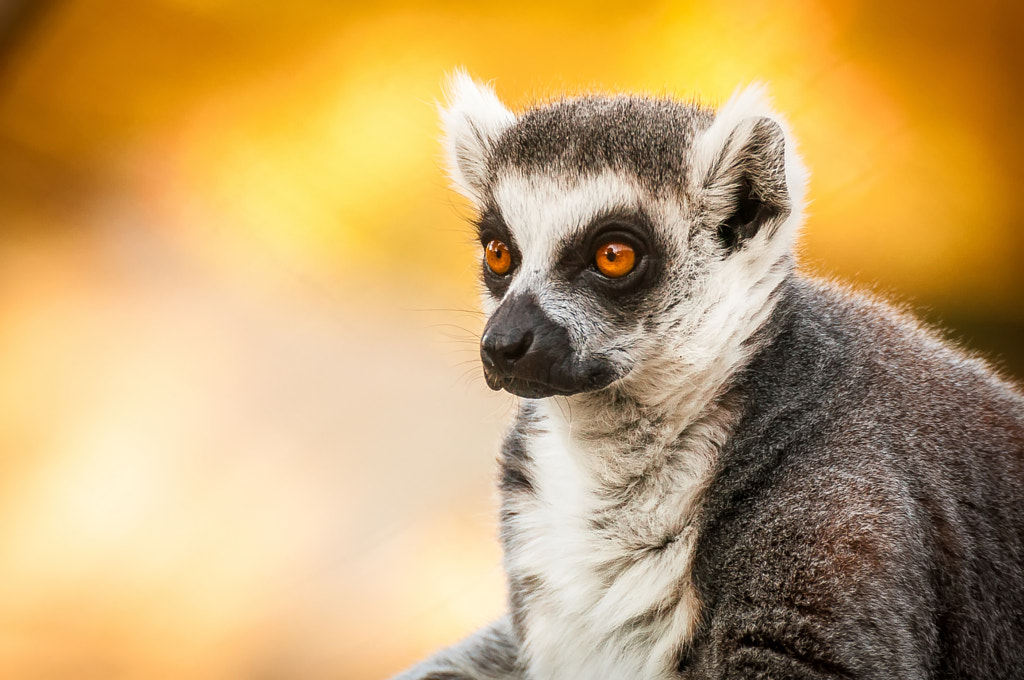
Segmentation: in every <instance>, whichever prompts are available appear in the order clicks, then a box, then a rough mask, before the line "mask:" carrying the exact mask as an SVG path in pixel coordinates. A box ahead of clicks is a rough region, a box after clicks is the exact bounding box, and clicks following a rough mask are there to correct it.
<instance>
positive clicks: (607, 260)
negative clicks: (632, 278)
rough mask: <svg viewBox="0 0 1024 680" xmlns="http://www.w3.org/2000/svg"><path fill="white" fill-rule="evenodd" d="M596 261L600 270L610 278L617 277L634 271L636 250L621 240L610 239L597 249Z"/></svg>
mask: <svg viewBox="0 0 1024 680" xmlns="http://www.w3.org/2000/svg"><path fill="white" fill-rule="evenodd" d="M594 261H595V263H596V264H597V270H598V271H599V272H601V273H602V274H604V275H605V276H607V277H608V278H610V279H617V278H620V277H623V276H625V275H626V274H628V273H630V272H631V271H633V267H634V266H636V251H635V250H633V247H632V246H629V245H626V244H625V243H622V242H621V241H609V242H608V243H605V244H604V245H602V246H601V247H600V248H598V249H597V255H596V256H595V257H594Z"/></svg>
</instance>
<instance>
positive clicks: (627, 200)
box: [443, 75, 802, 398]
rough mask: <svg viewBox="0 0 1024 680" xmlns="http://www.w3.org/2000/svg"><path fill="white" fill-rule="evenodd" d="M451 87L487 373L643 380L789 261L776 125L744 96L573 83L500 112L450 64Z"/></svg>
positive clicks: (499, 377)
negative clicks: (590, 90) (563, 93)
mask: <svg viewBox="0 0 1024 680" xmlns="http://www.w3.org/2000/svg"><path fill="white" fill-rule="evenodd" d="M452 89H453V92H452V100H453V101H452V104H451V106H450V108H448V109H447V110H446V111H444V112H443V117H444V119H445V124H446V128H447V133H448V138H447V145H448V151H449V155H450V160H451V171H452V177H453V180H454V182H455V185H456V187H457V188H458V189H459V190H460V191H462V193H463V194H465V195H466V196H467V197H469V198H470V199H471V200H472V201H473V202H474V204H475V207H476V208H477V210H478V218H477V220H476V226H477V231H478V236H479V242H480V252H481V276H482V281H483V284H484V288H485V292H484V306H485V309H486V311H487V312H488V314H489V315H490V317H489V320H488V322H487V325H486V327H485V330H484V333H483V336H482V338H481V344H480V350H481V359H482V362H483V366H484V374H485V377H486V380H487V384H488V385H489V386H490V387H491V388H493V389H496V390H497V389H505V390H508V391H509V392H511V393H513V394H516V395H519V396H522V397H530V398H539V397H549V396H552V395H573V394H578V393H581V392H594V391H598V390H603V389H620V388H621V389H628V388H631V387H632V388H634V389H636V388H641V389H642V387H643V385H644V384H646V383H649V382H655V381H649V380H647V378H648V377H651V376H652V374H653V373H656V372H657V371H658V370H659V369H660V367H661V366H663V365H669V364H671V365H673V366H678V365H679V363H680V359H682V360H683V362H686V361H692V362H694V363H700V362H702V361H705V360H707V358H708V357H711V356H715V353H714V352H713V351H712V350H714V349H717V348H709V347H706V345H707V344H708V342H714V340H713V339H710V338H709V337H706V336H708V331H709V330H711V331H713V333H712V335H714V334H715V333H719V334H720V333H722V332H725V333H731V332H732V331H733V330H736V329H735V328H734V327H735V326H736V324H737V323H740V322H744V321H749V320H750V319H748V318H746V317H749V316H750V314H747V313H745V311H744V310H745V308H746V306H749V305H747V303H746V302H744V301H742V300H741V301H739V304H738V306H737V305H736V304H733V303H730V304H731V307H730V312H729V314H728V315H727V317H733V318H723V316H722V314H723V312H722V307H723V302H724V299H725V298H726V297H729V296H733V297H735V296H736V295H740V296H742V295H744V294H745V292H744V291H745V290H746V289H747V288H750V287H751V286H755V285H756V284H757V282H758V281H760V280H762V279H764V277H765V276H766V275H767V274H768V273H770V272H771V271H774V270H775V269H777V268H778V265H779V263H780V262H788V258H787V256H788V253H789V242H790V239H789V238H788V235H787V236H786V237H780V236H779V232H782V231H789V232H792V229H788V230H785V229H781V228H780V227H783V226H785V225H786V224H787V223H790V222H793V223H795V220H793V219H790V218H791V217H792V214H793V213H794V210H793V206H794V204H793V200H792V194H793V191H792V190H791V189H790V188H789V185H792V183H793V180H794V177H789V178H787V169H788V164H787V158H786V146H787V145H786V144H785V136H784V134H785V133H784V128H783V127H781V126H780V124H779V123H778V122H776V121H775V120H773V119H771V118H769V117H766V116H764V115H761V114H760V113H758V112H757V111H756V110H755V111H753V112H751V111H743V112H742V113H741V115H739V116H731V117H729V118H728V119H726V120H724V121H723V113H724V112H725V109H723V112H720V113H719V115H718V116H717V117H716V115H715V113H714V112H713V111H712V110H710V109H706V108H703V107H699V106H694V105H688V104H683V103H679V102H675V101H671V100H659V99H643V98H637V97H588V98H582V99H574V100H564V101H560V102H556V103H554V104H551V105H547V106H543V107H539V108H535V109H532V110H529V111H527V112H525V113H523V114H521V115H520V116H515V115H513V114H512V113H511V112H509V111H508V110H507V109H505V107H504V106H502V104H501V103H500V102H499V101H498V100H497V98H496V97H495V96H494V93H493V92H492V91H490V90H489V89H488V88H486V87H483V86H479V85H477V84H476V83H474V82H473V81H472V80H470V79H469V78H468V77H466V76H464V75H456V76H455V78H453V81H452ZM747 99H751V100H756V97H751V96H748V97H747ZM740 103H741V104H745V105H746V108H747V109H751V108H755V107H752V106H751V102H743V101H741V102H740ZM755 103H759V100H756V101H755ZM787 179H788V181H787ZM801 188H802V180H801ZM755 297H756V296H755ZM734 302H735V301H734ZM747 330H749V329H747ZM719 354H720V352H719ZM662 382H663V381H662Z"/></svg>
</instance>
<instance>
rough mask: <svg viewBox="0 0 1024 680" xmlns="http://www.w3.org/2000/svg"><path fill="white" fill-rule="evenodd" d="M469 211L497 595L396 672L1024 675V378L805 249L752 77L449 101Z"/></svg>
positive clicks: (790, 168) (476, 675)
mask: <svg viewBox="0 0 1024 680" xmlns="http://www.w3.org/2000/svg"><path fill="white" fill-rule="evenodd" d="M442 118H443V123H444V127H445V131H446V149H447V154H448V158H449V161H450V173H451V177H452V180H453V182H454V185H455V187H456V188H457V189H458V190H459V191H460V192H461V193H462V194H463V195H465V196H466V197H468V198H469V200H470V201H472V203H473V204H474V206H475V208H476V210H477V214H478V217H477V220H476V226H477V230H478V234H479V241H480V245H481V249H482V251H483V255H482V264H481V276H482V280H483V284H484V289H485V290H484V307H485V311H486V312H487V314H488V317H489V319H488V322H487V325H486V328H485V330H484V333H483V336H482V338H481V359H482V362H483V367H484V374H485V377H486V380H487V383H488V385H490V386H491V387H492V388H493V389H504V390H507V391H509V392H511V393H512V394H515V395H518V396H519V397H520V398H521V399H520V400H519V407H518V415H517V416H516V418H515V421H514V424H513V425H512V428H511V430H510V432H509V434H508V436H507V438H506V440H505V444H504V447H503V451H502V457H501V475H500V486H501V494H502V505H501V538H502V543H503V548H504V555H505V558H504V563H505V569H506V572H507V576H508V586H509V612H508V615H507V616H506V617H504V618H502V619H500V620H499V621H497V622H495V623H494V624H492V625H491V626H489V627H487V628H485V629H483V630H481V631H478V632H477V633H475V634H474V635H472V636H470V637H468V638H467V639H465V640H464V641H462V642H461V643H458V644H456V645H454V646H453V647H451V648H449V649H447V650H444V651H442V652H440V653H438V654H437V655H435V656H434V657H432V658H431V659H428V660H427V661H425V662H423V663H421V664H420V665H418V666H416V667H415V668H413V669H411V670H409V671H407V672H406V673H405V674H403V675H401V676H400V678H401V680H426V679H431V680H442V679H443V680H455V679H478V680H499V679H506V678H516V679H522V680H602V679H606V680H640V679H645V680H646V679H650V680H654V679H669V678H693V679H698V678H700V679H711V678H716V679H717V678H779V679H781V678H838V677H842V678H886V679H894V678H1022V677H1024V398H1022V396H1021V394H1020V393H1019V392H1018V391H1017V390H1016V389H1015V388H1014V387H1013V386H1011V385H1010V384H1008V383H1007V382H1004V381H1003V380H1001V379H1000V378H999V377H997V376H996V375H995V374H994V373H993V372H992V371H991V370H990V369H989V368H988V367H987V366H986V365H985V364H984V363H983V362H982V361H980V360H978V359H975V358H972V357H969V356H967V355H965V354H964V353H962V352H961V351H959V350H957V349H954V348H951V347H950V346H948V345H947V344H945V343H944V342H943V341H942V340H940V339H939V338H938V337H937V336H936V335H935V334H933V333H932V332H931V331H929V330H926V329H924V328H923V327H922V326H920V325H919V324H918V323H917V322H916V321H914V320H913V319H912V318H910V317H908V316H906V315H904V314H903V313H901V312H899V311H896V310H894V309H893V308H892V307H890V306H888V305H886V304H885V303H883V302H879V301H876V300H874V299H871V298H869V297H865V296H862V295H859V294H857V293H853V292H851V291H849V290H846V289H843V288H841V287H839V286H837V285H834V284H831V283H827V282H823V281H819V280H815V279H812V278H809V277H806V276H804V275H802V274H800V273H798V272H797V271H796V270H795V268H794V257H793V244H794V239H795V234H796V232H797V229H798V227H799V226H800V223H801V220H802V211H803V200H804V199H803V197H804V184H805V171H804V168H803V166H802V164H801V161H800V159H799V157H798V156H797V153H796V150H795V146H794V142H793V140H792V137H791V135H790V133H789V131H788V128H787V126H786V124H785V122H784V121H783V120H782V119H781V118H780V117H779V116H778V115H777V114H776V113H774V112H773V111H772V110H771V108H770V107H769V105H768V104H767V103H766V101H765V97H764V96H763V94H762V92H761V91H760V90H759V89H758V88H750V89H747V90H744V91H741V92H739V93H738V94H736V95H734V96H733V98H732V99H730V100H729V101H728V102H727V103H726V104H725V105H724V106H722V107H721V108H720V109H718V110H717V111H715V110H712V109H710V108H705V107H704V106H701V105H698V104H691V103H683V102H680V101H676V100H673V99H668V98H647V97H641V96H601V95H594V96H583V97H578V98H572V99H564V100H558V101H553V102H550V103H546V104H542V105H539V106H537V107H535V108H531V109H529V110H526V111H524V112H521V113H518V114H515V113H512V112H511V111H509V110H508V109H507V108H506V107H505V106H504V105H503V104H502V103H501V102H500V101H499V100H498V98H497V97H496V96H495V94H494V92H493V91H492V90H491V89H490V88H488V87H486V86H483V85H480V84H477V83H475V82H474V81H473V80H471V79H470V78H469V77H468V76H466V75H465V74H461V73H459V74H456V75H455V76H453V78H452V80H451V83H450V100H449V104H448V106H447V107H446V108H445V109H444V110H443V111H442Z"/></svg>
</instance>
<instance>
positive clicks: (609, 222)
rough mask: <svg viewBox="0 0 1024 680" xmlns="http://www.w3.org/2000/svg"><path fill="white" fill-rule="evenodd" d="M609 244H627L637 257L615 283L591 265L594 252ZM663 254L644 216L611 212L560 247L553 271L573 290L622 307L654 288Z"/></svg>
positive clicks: (645, 215) (569, 238)
mask: <svg viewBox="0 0 1024 680" xmlns="http://www.w3.org/2000/svg"><path fill="white" fill-rule="evenodd" d="M611 241H616V242H621V243H626V244H628V245H629V246H630V247H632V248H633V249H634V251H635V252H636V256H637V261H636V265H635V266H634V268H633V271H631V272H630V273H629V274H627V275H625V276H623V277H621V278H618V279H611V278H608V277H606V276H604V275H603V274H601V273H600V272H599V271H598V269H597V267H596V265H595V254H596V252H597V249H598V248H600V247H601V246H602V245H604V244H606V243H608V242H611ZM664 252H665V248H664V246H663V245H662V244H661V243H660V242H659V241H658V239H657V238H656V235H655V231H654V228H653V225H652V223H651V220H650V218H649V217H648V216H647V214H646V213H644V212H643V211H640V210H626V209H620V210H613V211H609V212H606V213H604V214H602V215H599V216H598V217H596V218H595V219H593V220H591V221H590V223H589V224H587V226H586V227H585V228H584V229H582V230H580V231H579V232H577V233H575V234H573V235H571V236H569V237H568V238H566V239H565V240H564V241H563V242H562V243H561V245H560V248H559V258H558V264H557V266H556V271H557V273H558V274H559V275H560V277H562V278H563V279H565V280H566V281H568V282H570V283H571V284H573V285H574V286H585V287H587V288H588V289H591V290H592V291H593V292H594V293H595V294H596V295H597V296H599V297H601V298H605V299H607V300H609V301H612V300H614V301H616V302H617V303H622V302H625V301H626V299H627V298H629V297H630V296H634V295H636V294H638V293H640V292H642V291H644V290H647V289H648V288H650V287H651V286H652V285H654V283H655V282H656V281H657V279H658V278H659V277H660V272H661V262H662V261H663V259H664V258H663V254H664Z"/></svg>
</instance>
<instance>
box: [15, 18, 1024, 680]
mask: <svg viewBox="0 0 1024 680" xmlns="http://www.w3.org/2000/svg"><path fill="white" fill-rule="evenodd" d="M1022 8H1024V6H1022V5H1021V4H1020V3H1019V2H1011V1H1006V2H985V1H984V0H982V1H980V2H976V3H972V4H971V5H970V7H969V8H968V7H967V6H965V5H963V4H962V3H955V2H950V1H942V2H930V3H915V4H905V3H899V2H892V1H891V0H886V1H883V0H865V1H857V0H846V1H840V2H824V1H819V0H789V1H785V2H773V3H765V2H753V1H750V0H748V1H742V0H717V1H715V2H710V1H708V2H677V3H671V2H642V1H640V2H630V3H621V2H614V3H613V2H606V1H603V0H601V1H598V2H593V1H591V2H586V3H584V2H575V3H568V4H565V3H563V4H560V5H558V6H557V7H553V6H550V5H549V3H541V2H526V3H520V4H517V5H514V6H513V5H511V4H508V3H503V4H493V5H491V4H481V3H469V2H456V1H452V2H432V3H407V2H383V3H376V4H374V5H373V6H370V5H365V6H362V5H349V4H345V3H338V2H331V1H328V0H324V1H322V2H314V1H312V0H309V1H293V2H289V3H272V2H260V1H254V0H246V1H242V0H133V1H131V2H127V1H124V2H117V1H115V0H69V1H65V2H54V1H49V2H44V1H43V0H36V1H32V0H29V1H28V2H24V1H13V0H7V2H2V3H0V375H3V376H4V379H3V381H2V382H0V465H2V470H3V472H2V475H0V676H2V677H5V678H163V677H167V678H171V677H173V678H260V679H269V678H344V679H346V680H363V679H370V678H382V677H386V676H388V675H389V674H391V673H393V672H395V671H397V670H399V669H400V668H403V667H404V666H406V665H408V664H409V663H411V662H412V661H413V660H415V659H416V658H417V657H420V656H422V655H425V654H427V653H428V652H429V651H430V650H431V649H433V648H435V647H438V646H441V645H443V644H446V643H449V642H452V641H453V640H455V639H456V638H458V637H459V636H461V635H463V634H465V633H467V632H469V631H470V630H471V629H473V628H475V627H477V626H479V625H481V624H482V623H484V622H485V621H487V620H488V619H490V618H492V617H494V616H497V615H498V614H499V613H500V611H501V610H502V607H503V604H502V601H503V597H504V590H503V588H504V586H503V581H502V576H501V571H500V554H499V550H498V547H497V543H496V539H495V532H496V528H495V525H496V521H495V517H494V509H495V501H494V498H493V491H492V480H491V478H492V474H493V472H492V467H493V460H494V457H495V455H496V450H497V444H498V441H499V437H500V434H501V431H502V428H503V423H504V422H505V421H506V419H507V417H508V414H509V409H510V401H509V400H508V399H507V398H505V397H503V396H502V395H496V394H493V393H491V392H489V391H488V390H487V389H486V387H485V386H484V385H483V381H482V380H481V378H480V375H479V370H478V368H477V360H476V357H477V350H476V340H475V337H474V334H475V333H476V332H478V330H479V327H480V324H481V320H480V318H479V316H478V315H477V314H475V313H473V312H472V311H471V310H473V309H474V308H475V295H476V292H475V287H474V275H475V271H476V268H477V267H476V258H477V257H478V254H477V253H476V252H475V247H474V246H473V244H472V242H471V241H472V240H471V238H470V236H469V232H468V229H467V227H466V225H465V222H464V219H465V217H466V216H467V215H468V209H467V206H466V205H465V203H464V202H462V201H461V200H459V199H458V198H456V197H455V196H454V195H453V194H452V193H451V192H450V191H449V190H448V189H447V181H446V179H445V177H444V175H443V173H442V171H441V169H440V168H439V149H438V144H437V137H438V129H437V122H436V114H435V110H434V102H435V101H436V100H437V99H438V98H440V96H441V93H440V84H441V81H442V77H443V74H444V73H445V72H446V71H448V70H450V69H451V68H453V67H456V66H465V67H466V68H467V69H468V70H469V71H470V72H471V73H473V74H474V75H476V76H477V77H479V78H481V79H485V80H492V81H493V84H494V85H495V87H496V89H497V91H498V93H499V94H500V95H501V96H503V97H504V98H505V99H506V101H507V102H509V103H510V105H512V106H513V107H520V106H523V105H526V104H528V103H529V102H530V101H532V100H534V99H536V98H538V97H543V96H549V95H552V94H557V93H559V92H564V91H570V92H578V91H581V90H585V89H588V88H592V87H600V88H606V89H613V90H638V89H640V90H647V91H653V92H657V93H663V92H673V93H677V94H679V95H680V96H684V97H690V96H693V95H699V96H700V97H701V98H703V99H704V100H706V101H710V102H720V101H721V100H723V99H724V98H725V97H727V96H728V95H729V93H730V92H731V91H732V90H733V88H734V87H735V86H736V85H738V84H741V83H747V82H750V81H752V80H764V81H767V82H768V83H770V85H771V90H772V92H773V93H774V95H775V99H776V102H777V105H778V108H779V109H780V110H782V111H784V112H786V113H787V114H788V116H789V118H790V122H791V123H792V126H793V129H794V130H795V132H796V134H797V137H798V138H799V139H800V140H801V142H802V150H803V154H804V156H805V158H806V161H807V164H808V165H809V166H810V168H811V170H812V183H811V198H812V201H813V204H812V207H811V210H810V217H809V219H808V223H807V226H806V228H805V236H804V244H805V245H804V248H803V254H802V261H803V263H804V266H805V268H806V269H809V270H812V271H816V272H822V273H828V274H830V275H831V274H834V275H837V276H839V277H840V278H843V279H847V280H855V281H857V282H859V283H861V284H863V285H866V286H868V287H872V288H874V289H876V290H878V291H880V292H882V293H883V294H886V295H888V296H890V297H894V298H895V299H897V300H900V301H903V302H907V303H909V304H910V305H912V306H913V307H915V308H916V309H917V310H918V311H919V312H922V313H923V314H925V316H927V317H928V318H929V319H931V320H933V321H941V322H942V323H943V324H945V325H947V326H951V327H952V328H953V329H954V331H953V336H954V337H957V338H960V339H961V340H962V341H964V342H965V343H967V344H968V345H970V346H971V347H973V348H975V349H978V350H979V351H982V352H985V353H986V354H987V355H989V356H990V357H992V358H993V359H995V360H996V361H997V362H999V363H1000V365H1001V366H1003V368H1004V369H1005V370H1006V372H1008V373H1011V374H1015V375H1024V356H1022V351H1024V350H1022V345H1024V343H1022V342H1021V338H1022V329H1024V304H1022V302H1024V285H1022V284H1024V272H1022V267H1021V262H1022V259H1021V256H1022V254H1024V220H1022V218H1021V216H1020V210H1019V209H1018V207H1017V205H1016V200H1017V197H1018V196H1019V194H1020V190H1021V187H1022V186H1024V181H1022V180H1024V164H1022V163H1021V162H1020V159H1021V158H1022V156H1024V137H1022V136H1021V135H1020V134H1019V130H1018V128H1019V123H1020V115H1021V114H1020V112H1021V110H1022V104H1024V101H1022V99H1024V95H1022V94H1021V92H1022V86H1024V78H1022V76H1024V52H1022V50H1021V48H1020V45H1021V44H1022V41H1024V9H1022Z"/></svg>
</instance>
